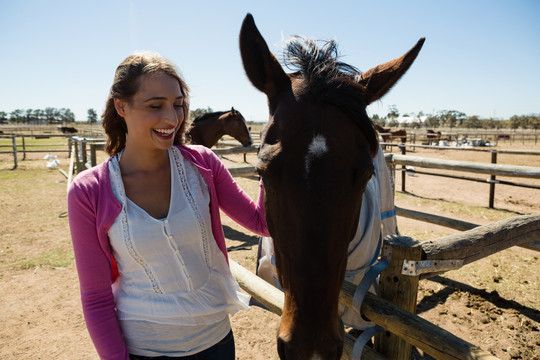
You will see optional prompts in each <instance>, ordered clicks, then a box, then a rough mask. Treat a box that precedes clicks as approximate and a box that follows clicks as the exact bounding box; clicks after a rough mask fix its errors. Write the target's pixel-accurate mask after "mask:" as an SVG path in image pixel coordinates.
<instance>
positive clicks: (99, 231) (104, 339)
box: [68, 146, 269, 360]
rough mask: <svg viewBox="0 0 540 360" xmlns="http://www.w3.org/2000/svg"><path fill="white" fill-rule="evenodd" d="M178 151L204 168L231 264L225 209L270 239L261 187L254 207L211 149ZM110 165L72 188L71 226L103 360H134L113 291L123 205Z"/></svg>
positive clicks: (91, 328) (90, 323)
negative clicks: (114, 237) (113, 238)
mask: <svg viewBox="0 0 540 360" xmlns="http://www.w3.org/2000/svg"><path fill="white" fill-rule="evenodd" d="M178 148H179V149H180V152H181V154H182V156H183V157H184V158H185V159H186V160H188V161H189V162H191V163H192V164H194V165H195V166H196V167H197V168H198V169H199V171H200V173H201V175H202V176H203V178H204V180H205V182H206V184H207V185H208V189H209V192H210V215H211V219H212V233H213V235H214V238H215V240H216V243H217V245H218V246H219V248H220V250H221V251H222V252H223V255H224V256H225V258H226V259H228V258H227V248H226V245H225V236H224V234H223V229H222V227H221V219H220V213H219V211H220V209H221V210H223V211H224V212H225V213H226V214H227V215H228V216H229V217H231V218H232V219H233V220H234V221H236V222H237V223H239V224H240V225H242V226H244V227H245V228H246V229H248V230H250V231H252V232H254V233H257V234H259V235H263V236H269V234H268V229H267V227H266V220H265V212H264V206H263V196H262V186H261V185H260V192H259V198H258V200H257V202H254V201H253V200H252V199H251V198H250V197H249V196H248V195H247V194H246V193H245V192H244V191H243V190H242V189H240V188H239V187H238V185H237V184H236V182H235V181H234V179H233V178H232V176H231V174H230V173H229V172H228V171H227V169H226V168H225V166H224V164H223V163H222V162H221V161H220V160H219V159H218V157H217V156H216V155H215V154H214V153H213V152H212V151H211V150H209V149H207V148H205V147H202V146H180V147H178ZM109 160H110V159H109ZM109 160H107V161H105V162H103V163H102V164H99V165H97V166H95V167H93V168H91V169H89V170H86V171H84V172H82V173H80V174H79V175H78V176H77V177H76V178H75V180H74V181H73V183H72V184H71V186H70V188H69V191H68V214H69V226H70V230H71V238H72V241H73V249H74V253H75V262H76V265H77V272H78V275H79V282H80V290H81V301H82V307H83V313H84V318H85V320H86V326H87V328H88V332H89V333H90V337H91V338H92V341H93V342H94V346H95V347H96V350H97V352H98V354H99V356H100V357H101V358H102V359H123V360H128V359H129V356H128V351H127V348H126V346H125V343H124V340H123V337H122V333H121V331H120V327H119V325H118V321H117V318H116V312H115V302H114V297H113V292H112V287H111V285H112V283H113V282H114V280H115V279H116V276H117V269H116V264H115V263H114V259H113V257H112V254H111V248H110V245H109V238H108V235H107V233H108V231H109V229H110V227H111V225H112V224H113V223H114V221H115V219H116V217H117V216H118V215H119V213H120V211H121V209H122V206H121V204H120V202H119V201H118V200H117V199H116V197H115V196H114V194H113V192H112V187H111V182H110V178H109Z"/></svg>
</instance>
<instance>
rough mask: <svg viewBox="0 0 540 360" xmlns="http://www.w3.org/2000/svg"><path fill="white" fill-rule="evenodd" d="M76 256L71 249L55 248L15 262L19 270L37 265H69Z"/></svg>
mask: <svg viewBox="0 0 540 360" xmlns="http://www.w3.org/2000/svg"><path fill="white" fill-rule="evenodd" d="M73 261H74V256H73V251H72V250H71V249H64V248H60V247H57V248H54V249H51V250H48V251H46V252H44V253H42V254H41V255H39V256H38V257H35V258H30V259H28V258H24V259H20V260H18V261H16V262H15V264H14V266H13V267H14V268H15V269H19V270H28V269H34V268H37V267H48V268H57V267H67V266H70V265H71V264H73Z"/></svg>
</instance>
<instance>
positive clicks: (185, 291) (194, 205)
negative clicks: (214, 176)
mask: <svg viewBox="0 0 540 360" xmlns="http://www.w3.org/2000/svg"><path fill="white" fill-rule="evenodd" d="M120 157H121V154H120V155H119V156H115V157H114V158H113V159H112V160H111V161H110V163H109V169H110V173H111V183H112V187H113V192H114V195H115V196H116V198H117V199H118V200H119V201H120V202H121V204H122V211H121V213H120V215H119V216H118V217H117V218H116V220H115V222H114V224H113V225H112V227H111V228H110V230H109V239H110V243H111V248H112V253H113V256H114V258H115V260H116V262H117V265H118V271H119V277H118V278H117V280H116V282H115V284H114V285H113V291H114V295H115V301H116V307H117V316H118V319H119V322H120V326H121V328H122V332H123V335H124V337H125V340H126V345H127V347H128V350H129V351H130V353H132V354H137V355H143V356H157V355H168V356H187V355H191V354H195V353H197V352H199V351H202V350H205V349H206V348H209V347H211V346H212V345H214V344H215V343H217V342H218V341H220V340H221V339H222V338H223V337H225V335H227V333H228V332H229V330H230V323H229V317H228V315H229V314H234V313H236V312H237V311H238V310H242V309H248V308H249V307H248V303H249V296H247V295H245V294H243V293H242V292H241V290H240V288H239V286H238V284H237V282H236V280H235V279H234V278H233V276H232V274H231V272H230V269H229V266H228V264H227V261H226V259H225V257H224V256H223V253H222V252H221V251H220V249H219V248H218V246H217V244H216V241H215V239H214V237H213V234H212V229H211V219H210V207H209V204H210V195H209V192H208V187H207V185H206V183H205V181H204V179H203V178H202V176H201V174H200V173H199V171H198V169H197V168H196V167H195V166H194V165H193V164H191V163H190V162H188V161H185V160H184V159H183V157H182V155H181V154H180V151H178V149H176V148H174V147H173V148H171V149H170V150H169V161H170V165H171V200H170V204H169V213H168V215H167V217H166V218H164V219H155V218H153V217H152V216H150V215H149V214H148V213H147V212H146V211H145V210H143V209H142V208H140V207H139V206H138V205H137V204H135V203H134V202H132V201H131V200H130V199H129V198H127V197H126V194H125V189H124V185H123V182H122V177H121V173H120V167H119V163H118V161H119V158H120Z"/></svg>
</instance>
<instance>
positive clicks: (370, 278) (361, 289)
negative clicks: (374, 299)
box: [352, 260, 388, 313]
mask: <svg viewBox="0 0 540 360" xmlns="http://www.w3.org/2000/svg"><path fill="white" fill-rule="evenodd" d="M387 267H388V262H386V261H385V260H381V261H379V262H378V263H376V264H375V265H373V266H372V267H371V269H369V270H368V272H367V273H366V275H365V276H364V278H363V279H362V281H360V284H358V287H357V288H356V291H355V292H354V296H353V301H352V303H353V306H354V307H355V308H356V309H357V310H358V313H360V307H361V306H362V302H364V298H365V297H366V293H367V292H368V290H369V288H370V287H371V284H373V282H374V281H375V279H376V278H377V276H379V274H380V273H381V272H382V271H383V270H384V269H386V268H387Z"/></svg>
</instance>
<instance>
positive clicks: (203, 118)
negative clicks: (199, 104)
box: [193, 110, 230, 123]
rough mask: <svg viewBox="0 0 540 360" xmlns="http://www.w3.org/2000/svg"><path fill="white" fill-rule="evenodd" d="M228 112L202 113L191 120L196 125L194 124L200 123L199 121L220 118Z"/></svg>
mask: <svg viewBox="0 0 540 360" xmlns="http://www.w3.org/2000/svg"><path fill="white" fill-rule="evenodd" d="M229 111H230V110H227V111H215V112H210V113H204V114H202V115H199V116H197V117H196V118H195V119H193V122H194V123H196V122H201V121H205V120H208V119H210V118H213V117H216V116H221V115H223V114H225V113H228V112H229Z"/></svg>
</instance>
